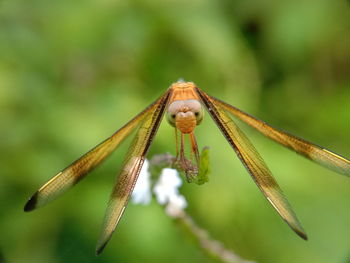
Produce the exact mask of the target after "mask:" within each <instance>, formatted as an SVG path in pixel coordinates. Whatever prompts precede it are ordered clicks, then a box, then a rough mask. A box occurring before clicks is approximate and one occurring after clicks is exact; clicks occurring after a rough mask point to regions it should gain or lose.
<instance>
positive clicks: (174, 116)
mask: <svg viewBox="0 0 350 263" xmlns="http://www.w3.org/2000/svg"><path fill="white" fill-rule="evenodd" d="M202 119H203V108H202V104H201V103H200V102H199V101H198V100H195V99H190V100H176V101H173V102H172V103H170V105H169V107H168V111H167V120H168V122H169V123H170V125H172V126H174V127H176V128H178V129H179V130H180V131H181V132H182V133H186V134H187V133H191V132H193V130H194V128H195V127H196V126H197V125H198V124H200V123H201V121H202Z"/></svg>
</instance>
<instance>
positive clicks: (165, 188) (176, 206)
mask: <svg viewBox="0 0 350 263" xmlns="http://www.w3.org/2000/svg"><path fill="white" fill-rule="evenodd" d="M181 185H182V180H181V178H180V176H179V173H178V171H176V170H175V169H170V168H165V169H163V170H162V173H161V175H160V177H159V180H158V182H157V183H156V185H155V186H154V189H153V191H154V193H155V195H156V198H157V201H158V203H160V204H162V205H165V204H166V205H167V206H166V211H167V213H168V215H170V216H174V210H177V211H178V210H183V209H184V208H186V206H187V202H186V199H185V197H184V196H182V195H181V194H180V193H179V190H178V188H179V187H180V186H181Z"/></svg>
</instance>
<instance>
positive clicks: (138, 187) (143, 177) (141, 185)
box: [131, 159, 152, 205]
mask: <svg viewBox="0 0 350 263" xmlns="http://www.w3.org/2000/svg"><path fill="white" fill-rule="evenodd" d="M148 167H149V162H148V160H147V159H146V160H145V162H144V163H143V166H142V169H141V172H140V175H139V178H138V179H137V182H136V184H135V188H134V191H133V192H132V196H131V198H132V202H133V203H135V204H143V205H147V204H149V203H150V202H151V199H152V194H151V174H150V173H149V171H148Z"/></svg>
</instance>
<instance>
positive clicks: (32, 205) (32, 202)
mask: <svg viewBox="0 0 350 263" xmlns="http://www.w3.org/2000/svg"><path fill="white" fill-rule="evenodd" d="M37 201H38V192H36V193H35V194H34V195H33V196H32V197H31V198H30V199H29V200H28V202H27V203H26V204H25V206H24V212H30V211H33V210H34V209H35V208H36V205H37Z"/></svg>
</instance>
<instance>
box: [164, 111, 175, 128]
mask: <svg viewBox="0 0 350 263" xmlns="http://www.w3.org/2000/svg"><path fill="white" fill-rule="evenodd" d="M175 118H176V114H175V113H171V112H167V114H166V119H167V121H168V123H169V124H170V125H171V126H173V127H175Z"/></svg>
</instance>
